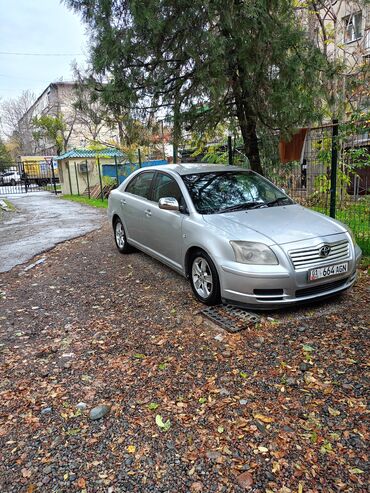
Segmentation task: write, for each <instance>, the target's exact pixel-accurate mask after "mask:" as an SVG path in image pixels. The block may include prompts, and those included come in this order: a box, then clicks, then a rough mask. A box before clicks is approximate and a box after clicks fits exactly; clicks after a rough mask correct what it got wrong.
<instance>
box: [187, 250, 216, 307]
mask: <svg viewBox="0 0 370 493" xmlns="http://www.w3.org/2000/svg"><path fill="white" fill-rule="evenodd" d="M191 276H192V281H193V285H194V288H195V290H196V292H197V293H198V295H199V296H200V297H201V298H204V299H206V298H208V297H209V296H210V295H211V294H212V290H213V277H212V272H211V269H210V266H209V264H208V262H207V260H206V259H205V258H203V257H196V258H195V259H194V261H193V265H192V269H191Z"/></svg>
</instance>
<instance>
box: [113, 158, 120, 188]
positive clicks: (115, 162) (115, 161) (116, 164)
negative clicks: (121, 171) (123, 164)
mask: <svg viewBox="0 0 370 493" xmlns="http://www.w3.org/2000/svg"><path fill="white" fill-rule="evenodd" d="M114 164H115V166H116V179H117V187H119V177H118V163H117V156H114Z"/></svg>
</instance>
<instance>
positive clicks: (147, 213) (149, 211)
mask: <svg viewBox="0 0 370 493" xmlns="http://www.w3.org/2000/svg"><path fill="white" fill-rule="evenodd" d="M145 215H146V216H147V217H150V216H151V215H152V211H151V210H150V209H146V210H145Z"/></svg>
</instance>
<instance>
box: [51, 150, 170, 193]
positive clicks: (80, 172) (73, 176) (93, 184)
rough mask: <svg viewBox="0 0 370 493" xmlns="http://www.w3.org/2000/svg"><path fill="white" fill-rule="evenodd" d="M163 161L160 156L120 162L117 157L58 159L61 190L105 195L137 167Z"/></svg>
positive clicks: (158, 163)
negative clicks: (59, 160)
mask: <svg viewBox="0 0 370 493" xmlns="http://www.w3.org/2000/svg"><path fill="white" fill-rule="evenodd" d="M160 164H167V161H166V160H164V159H154V160H146V161H141V160H140V161H139V162H136V163H129V162H126V161H125V162H122V161H119V160H118V159H117V158H115V159H114V161H113V160H111V162H104V161H103V162H102V161H101V160H100V159H99V157H97V158H94V159H84V160H79V161H77V160H74V159H70V160H68V162H65V161H64V160H62V161H61V162H60V163H59V173H60V182H61V191H62V193H63V194H64V195H77V196H86V197H88V198H93V199H101V200H102V201H103V200H104V199H106V198H107V197H108V195H109V192H110V191H111V190H112V189H113V188H115V187H117V186H118V185H119V184H120V183H122V182H123V181H124V180H125V179H126V178H127V177H128V176H129V175H130V174H131V173H133V172H134V171H135V170H136V169H138V168H146V167H150V166H155V165H160Z"/></svg>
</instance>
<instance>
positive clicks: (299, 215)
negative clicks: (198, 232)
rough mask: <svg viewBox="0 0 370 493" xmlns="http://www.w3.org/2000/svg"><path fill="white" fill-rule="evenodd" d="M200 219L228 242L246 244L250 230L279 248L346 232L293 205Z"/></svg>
mask: <svg viewBox="0 0 370 493" xmlns="http://www.w3.org/2000/svg"><path fill="white" fill-rule="evenodd" d="M203 218H204V220H205V221H206V222H207V223H209V224H212V225H213V226H214V227H216V228H218V229H221V230H222V231H224V232H225V233H226V234H227V235H228V237H229V239H230V240H244V241H248V240H249V239H251V238H252V237H253V235H251V233H252V231H254V232H257V233H259V235H256V236H257V238H253V239H252V241H259V239H260V238H258V236H260V235H263V236H265V237H266V238H268V239H269V240H270V241H268V242H267V243H268V244H274V243H275V244H277V245H282V244H284V243H293V242H295V241H302V240H309V239H312V238H317V237H323V236H330V235H335V234H339V233H344V232H346V229H345V228H344V226H342V225H341V224H339V223H338V222H336V221H334V220H333V219H331V218H330V217H328V216H324V215H323V214H320V213H318V212H314V211H311V210H309V209H306V208H305V207H302V206H300V205H297V204H293V205H288V206H279V207H268V208H263V209H253V210H249V211H238V212H227V213H223V214H212V215H205V216H203Z"/></svg>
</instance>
